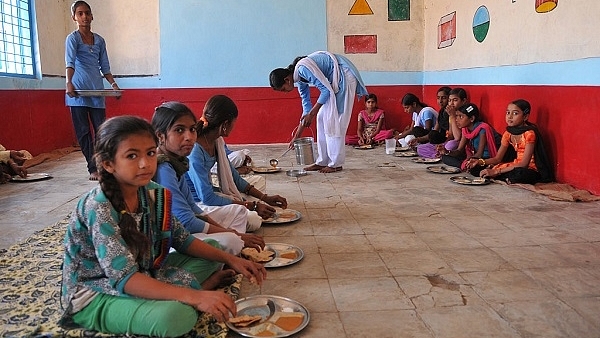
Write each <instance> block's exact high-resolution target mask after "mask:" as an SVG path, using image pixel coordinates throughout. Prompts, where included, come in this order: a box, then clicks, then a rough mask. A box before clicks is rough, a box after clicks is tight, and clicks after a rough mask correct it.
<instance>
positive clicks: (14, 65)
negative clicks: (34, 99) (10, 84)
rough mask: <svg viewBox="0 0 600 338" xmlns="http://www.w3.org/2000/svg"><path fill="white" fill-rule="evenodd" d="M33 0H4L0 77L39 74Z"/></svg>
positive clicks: (0, 1)
mask: <svg viewBox="0 0 600 338" xmlns="http://www.w3.org/2000/svg"><path fill="white" fill-rule="evenodd" d="M31 6H32V1H31V0H0V76H16V77H29V78H33V77H35V75H36V74H35V69H36V66H35V54H34V50H33V48H34V43H33V34H34V30H33V27H34V21H33V13H32V8H31Z"/></svg>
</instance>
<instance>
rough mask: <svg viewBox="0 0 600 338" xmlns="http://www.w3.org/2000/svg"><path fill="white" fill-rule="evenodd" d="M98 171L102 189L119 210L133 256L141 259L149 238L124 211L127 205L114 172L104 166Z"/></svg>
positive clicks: (123, 231)
mask: <svg viewBox="0 0 600 338" xmlns="http://www.w3.org/2000/svg"><path fill="white" fill-rule="evenodd" d="M98 173H99V174H100V180H99V181H100V187H101V188H102V191H104V194H105V195H106V197H107V198H108V200H109V201H110V203H111V204H112V205H113V207H114V208H115V209H116V210H117V211H119V217H120V219H119V228H120V229H121V237H123V240H125V243H126V244H127V246H128V247H129V249H130V250H131V253H132V254H133V256H134V257H135V258H136V260H137V261H139V260H140V259H141V258H142V257H144V255H145V254H146V252H147V251H148V238H146V236H145V235H144V234H142V233H141V232H140V231H139V230H138V224H137V222H136V220H135V219H134V218H133V217H132V216H131V215H130V214H129V213H127V212H123V211H125V210H127V206H126V205H125V200H124V199H123V194H122V193H121V189H120V188H119V183H118V182H117V180H116V179H115V177H114V176H113V174H111V173H109V172H108V171H106V170H104V168H103V167H102V166H99V167H98Z"/></svg>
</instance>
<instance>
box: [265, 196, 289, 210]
mask: <svg viewBox="0 0 600 338" xmlns="http://www.w3.org/2000/svg"><path fill="white" fill-rule="evenodd" d="M262 201H263V202H265V203H267V204H268V205H272V206H274V207H280V208H281V209H286V208H287V200H286V199H285V198H284V197H281V196H279V195H272V196H269V195H267V194H265V195H264V196H263V198H262Z"/></svg>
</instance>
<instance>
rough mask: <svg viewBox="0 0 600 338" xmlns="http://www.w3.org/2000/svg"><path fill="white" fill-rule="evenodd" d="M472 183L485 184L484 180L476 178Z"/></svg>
mask: <svg viewBox="0 0 600 338" xmlns="http://www.w3.org/2000/svg"><path fill="white" fill-rule="evenodd" d="M473 183H485V178H476V179H474V180H473Z"/></svg>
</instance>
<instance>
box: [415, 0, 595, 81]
mask: <svg viewBox="0 0 600 338" xmlns="http://www.w3.org/2000/svg"><path fill="white" fill-rule="evenodd" d="M424 2H425V44H424V54H425V62H424V67H423V70H425V71H436V70H443V71H448V70H453V69H464V68H475V67H497V66H505V65H512V66H514V65H527V64H533V63H546V62H556V61H567V60H581V59H585V58H590V57H598V56H600V44H599V43H598V42H597V35H598V33H597V27H596V24H595V23H596V22H597V21H598V19H597V15H598V13H600V1H588V0H571V1H565V0H560V1H559V2H558V6H557V7H556V8H555V9H554V10H552V11H550V12H548V13H537V12H536V11H535V8H534V7H535V1H533V0H527V1H525V0H488V1H481V0H478V1H473V0H461V1H455V0H425V1H424ZM481 5H485V6H486V7H487V9H488V11H489V14H490V23H491V24H490V29H489V32H488V34H487V37H486V38H485V40H484V41H483V42H481V43H480V42H477V41H476V40H475V38H474V37H473V30H472V22H473V15H474V13H475V11H476V10H477V8H478V7H479V6H481ZM454 11H456V15H457V38H456V40H455V41H454V44H453V45H452V46H450V47H447V48H442V49H438V48H437V26H438V22H439V21H440V18H441V17H443V16H444V15H446V14H448V13H451V12H454Z"/></svg>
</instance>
